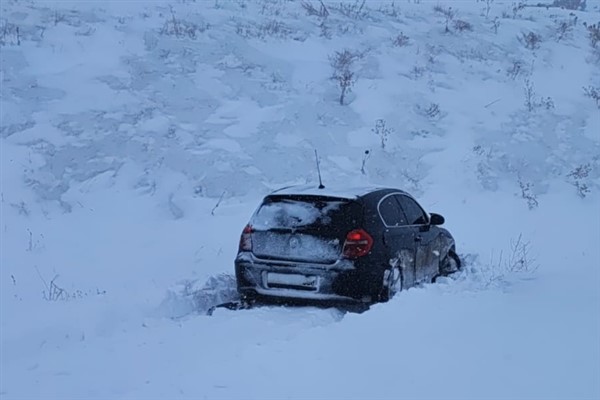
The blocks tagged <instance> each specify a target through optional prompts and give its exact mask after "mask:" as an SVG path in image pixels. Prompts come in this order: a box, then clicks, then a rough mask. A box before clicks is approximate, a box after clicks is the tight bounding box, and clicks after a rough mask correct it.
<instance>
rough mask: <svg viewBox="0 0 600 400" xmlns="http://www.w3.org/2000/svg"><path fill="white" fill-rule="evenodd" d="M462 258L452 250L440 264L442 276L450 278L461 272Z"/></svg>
mask: <svg viewBox="0 0 600 400" xmlns="http://www.w3.org/2000/svg"><path fill="white" fill-rule="evenodd" d="M460 269H461V262H460V258H459V257H458V256H457V255H456V253H455V252H454V251H453V250H450V251H449V252H448V254H447V255H446V257H445V258H444V259H443V260H442V262H441V263H440V276H448V275H451V274H453V273H455V272H458V271H460Z"/></svg>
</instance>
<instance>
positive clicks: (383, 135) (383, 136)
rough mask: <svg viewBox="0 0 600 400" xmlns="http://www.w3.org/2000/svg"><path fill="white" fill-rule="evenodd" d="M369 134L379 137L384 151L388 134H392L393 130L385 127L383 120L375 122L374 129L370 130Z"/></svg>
mask: <svg viewBox="0 0 600 400" xmlns="http://www.w3.org/2000/svg"><path fill="white" fill-rule="evenodd" d="M371 132H373V133H374V134H376V135H377V136H379V139H380V140H381V148H382V149H384V150H385V144H386V143H387V140H388V137H389V136H390V134H391V133H393V132H394V129H393V128H389V127H387V126H386V123H385V120H384V119H378V120H377V121H375V127H374V128H372V129H371Z"/></svg>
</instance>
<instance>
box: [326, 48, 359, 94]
mask: <svg viewBox="0 0 600 400" xmlns="http://www.w3.org/2000/svg"><path fill="white" fill-rule="evenodd" d="M357 58H359V54H358V53H354V52H352V51H350V50H348V49H344V50H343V51H336V52H335V54H334V55H333V56H330V57H329V63H330V65H331V68H332V69H333V74H332V76H331V78H332V79H334V80H335V81H337V83H338V86H339V88H340V99H339V101H340V105H342V106H343V105H344V101H345V98H346V94H348V93H349V92H350V91H351V90H352V86H353V85H354V82H355V80H356V76H355V74H354V72H353V71H352V68H353V66H354V62H355V61H356V59H357Z"/></svg>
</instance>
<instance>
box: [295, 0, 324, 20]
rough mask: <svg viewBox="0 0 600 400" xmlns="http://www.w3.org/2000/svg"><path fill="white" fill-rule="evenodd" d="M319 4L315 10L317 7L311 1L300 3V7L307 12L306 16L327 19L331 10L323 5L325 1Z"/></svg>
mask: <svg viewBox="0 0 600 400" xmlns="http://www.w3.org/2000/svg"><path fill="white" fill-rule="evenodd" d="M319 3H320V4H319V8H318V9H317V8H315V6H313V4H312V3H311V2H310V1H303V2H302V3H300V5H301V6H302V8H304V10H305V11H306V15H309V16H316V17H319V18H327V17H328V16H329V10H327V7H326V6H325V4H323V1H321V0H319Z"/></svg>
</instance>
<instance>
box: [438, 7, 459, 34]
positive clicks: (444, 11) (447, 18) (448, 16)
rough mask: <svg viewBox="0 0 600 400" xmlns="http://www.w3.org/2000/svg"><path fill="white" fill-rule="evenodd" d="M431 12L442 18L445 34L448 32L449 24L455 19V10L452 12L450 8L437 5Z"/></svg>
mask: <svg viewBox="0 0 600 400" xmlns="http://www.w3.org/2000/svg"><path fill="white" fill-rule="evenodd" d="M433 11H435V12H436V13H438V14H440V15H441V16H443V17H444V22H445V24H446V28H445V32H446V33H448V32H450V28H449V25H450V22H452V20H454V17H456V10H453V9H452V7H448V8H444V7H442V6H441V5H439V4H437V5H436V6H435V7H433Z"/></svg>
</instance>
